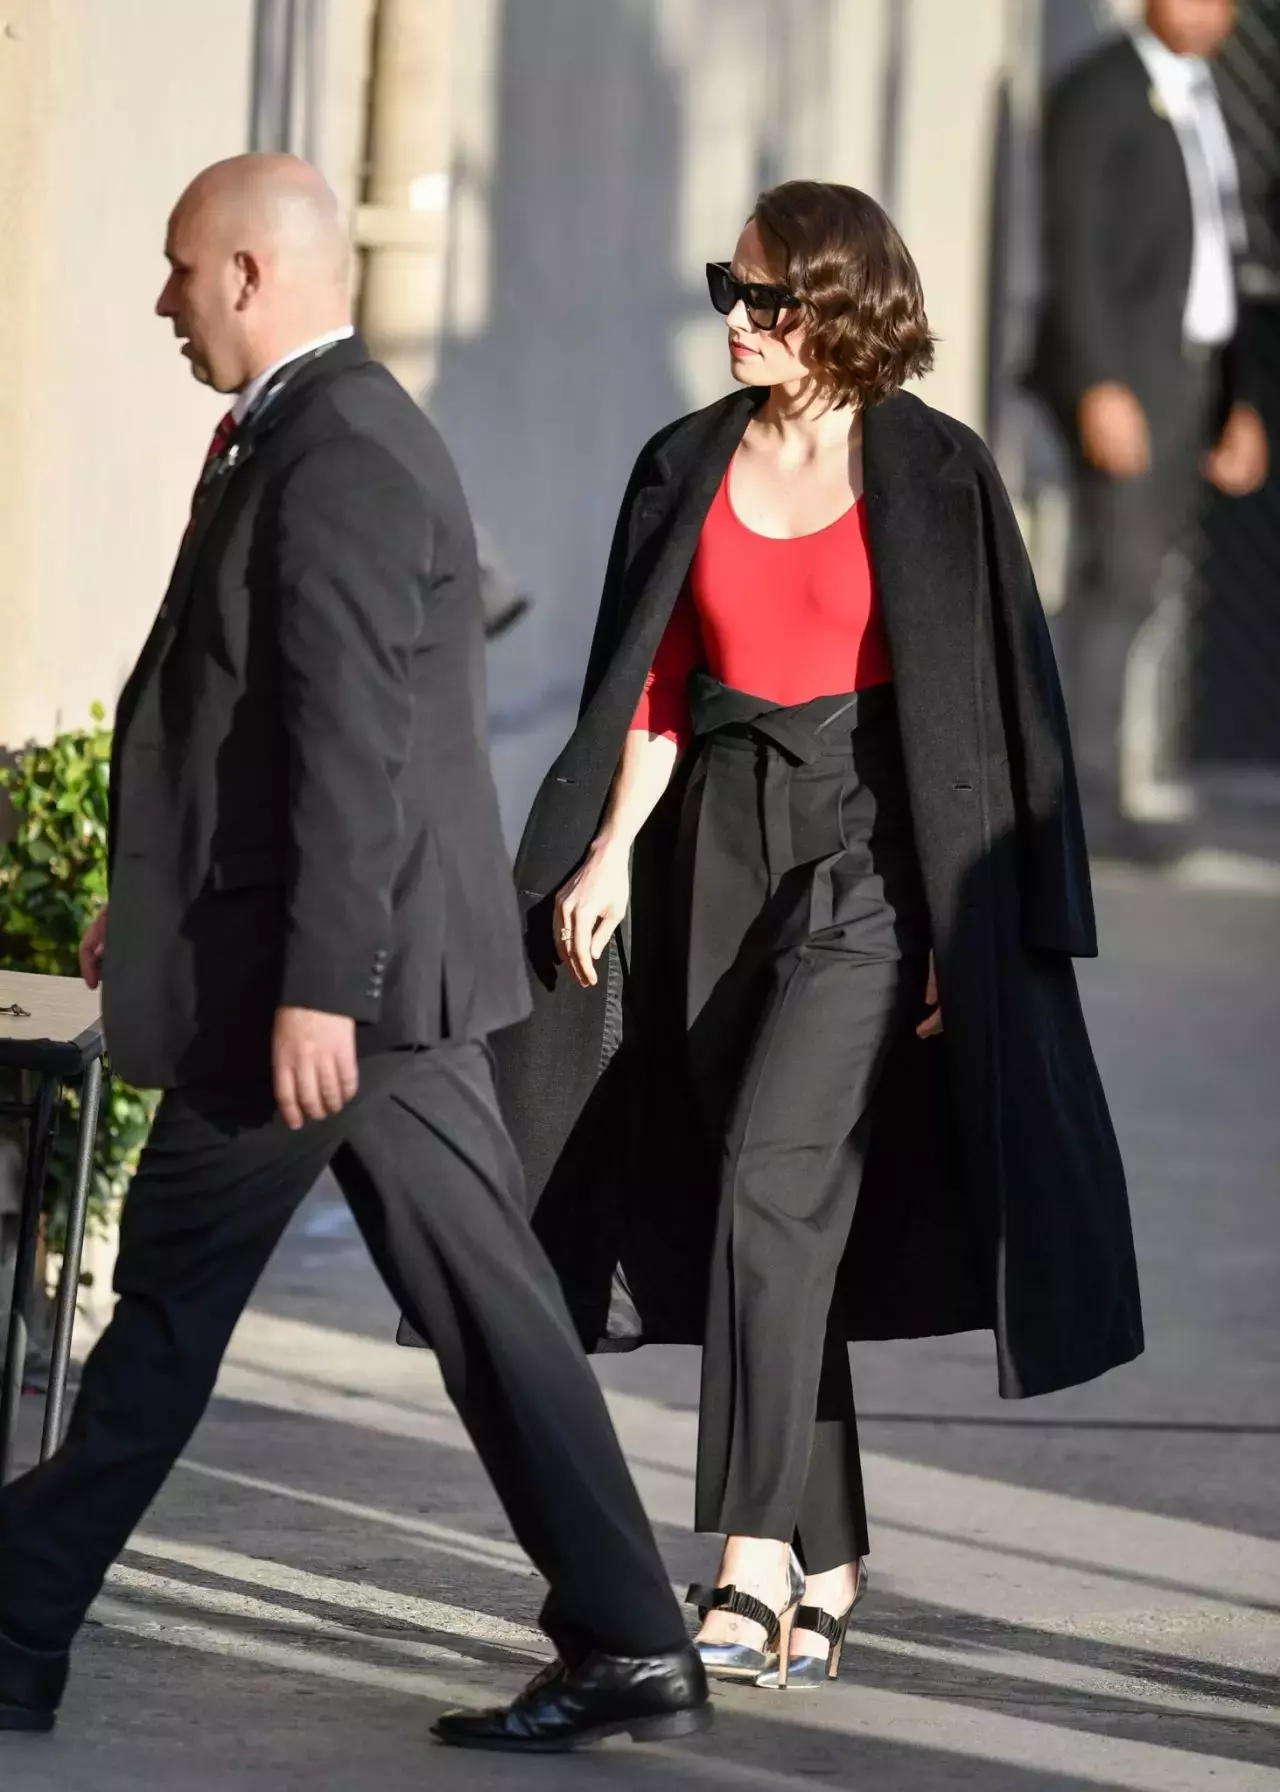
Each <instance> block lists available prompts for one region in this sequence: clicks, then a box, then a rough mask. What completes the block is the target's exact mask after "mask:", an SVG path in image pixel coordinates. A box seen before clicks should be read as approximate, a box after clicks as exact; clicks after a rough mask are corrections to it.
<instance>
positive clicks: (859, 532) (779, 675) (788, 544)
mask: <svg viewBox="0 0 1280 1792" xmlns="http://www.w3.org/2000/svg"><path fill="white" fill-rule="evenodd" d="M697 667H705V668H706V670H707V671H708V672H710V673H711V675H712V677H713V678H718V679H719V680H720V682H721V683H722V684H727V685H732V686H733V687H734V689H735V690H739V691H749V692H750V693H751V695H752V696H754V697H765V698H768V699H769V701H770V702H772V703H777V704H779V705H782V706H786V707H790V706H791V705H793V704H797V703H807V702H808V701H809V700H810V698H812V697H828V696H836V695H839V694H841V693H843V692H845V691H860V690H864V689H866V687H867V686H869V685H873V684H888V683H889V682H890V680H891V679H892V677H893V669H892V667H891V665H890V662H889V646H888V642H887V641H886V639H885V634H884V628H883V626H882V624H881V620H880V613H879V607H878V605H877V603H876V594H875V583H874V580H873V578H872V572H871V559H870V555H869V554H868V551H867V530H866V516H865V505H864V504H863V501H862V499H861V498H859V499H858V501H857V503H856V504H854V505H853V506H852V508H851V509H849V510H846V511H845V513H844V515H843V516H840V517H837V518H836V520H835V522H834V523H829V524H828V525H827V527H826V528H825V529H819V530H817V531H816V532H815V533H814V534H812V535H801V536H797V537H795V538H793V539H792V540H789V541H778V540H775V539H774V538H773V537H772V536H768V535H757V534H756V533H755V531H754V530H752V529H748V528H747V526H746V525H745V523H741V522H739V520H738V518H737V516H736V515H735V513H734V509H733V505H732V504H731V503H730V501H729V475H728V474H727V473H726V474H725V476H724V478H723V479H722V480H721V482H720V489H719V491H718V492H717V493H716V495H715V498H714V500H713V501H712V505H711V509H710V510H709V511H708V512H707V519H706V521H705V522H704V523H703V525H702V534H701V536H700V537H699V539H698V547H697V551H696V553H695V554H694V557H693V564H692V566H691V567H690V568H689V576H688V578H687V579H686V581H685V583H684V586H683V588H682V590H681V592H680V595H679V597H678V598H677V599H676V605H675V609H674V610H673V611H672V614H671V620H670V622H669V623H668V624H667V629H666V633H665V634H664V635H663V637H662V640H661V642H660V643H659V646H658V651H657V653H656V654H655V656H654V661H653V667H652V669H651V670H650V672H649V675H648V677H647V678H646V680H645V687H644V694H643V696H642V697H641V699H640V704H639V707H638V708H637V710H636V713H635V717H634V719H633V721H632V723H631V726H632V729H633V730H644V731H645V732H646V733H650V734H664V735H666V736H667V738H668V739H669V740H674V741H677V742H679V744H680V745H681V746H684V745H686V744H687V742H688V739H689V703H688V695H687V685H688V679H689V674H690V673H691V672H692V671H694V670H695V668H697Z"/></svg>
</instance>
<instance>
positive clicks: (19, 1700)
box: [0, 1631, 70, 1730]
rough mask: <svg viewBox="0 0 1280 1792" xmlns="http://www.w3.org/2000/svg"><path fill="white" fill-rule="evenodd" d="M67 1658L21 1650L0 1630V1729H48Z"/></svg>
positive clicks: (59, 1698)
mask: <svg viewBox="0 0 1280 1792" xmlns="http://www.w3.org/2000/svg"><path fill="white" fill-rule="evenodd" d="M69 1664H70V1657H69V1656H68V1655H67V1653H66V1651H65V1650H58V1651H56V1652H46V1651H45V1650H43V1649H24V1648H23V1647H22V1646H21V1644H19V1643H14V1642H10V1640H9V1638H8V1637H7V1636H5V1635H4V1633H3V1632H2V1631H0V1730H51V1729H52V1728H53V1725H54V1718H55V1714H56V1712H57V1709H58V1706H59V1704H60V1703H61V1701H62V1689H63V1688H64V1687H65V1686H66V1684H67V1668H68V1666H69Z"/></svg>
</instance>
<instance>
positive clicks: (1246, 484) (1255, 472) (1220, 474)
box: [1203, 404, 1267, 498]
mask: <svg viewBox="0 0 1280 1792" xmlns="http://www.w3.org/2000/svg"><path fill="white" fill-rule="evenodd" d="M1203 471H1204V476H1205V478H1206V479H1207V480H1209V482H1210V483H1211V484H1213V485H1216V486H1217V488H1218V490H1219V491H1220V492H1225V493H1226V494H1227V496H1228V497H1229V498H1247V497H1248V496H1249V493H1250V492H1256V491H1257V489H1258V487H1259V486H1260V485H1261V484H1262V483H1263V481H1264V480H1265V479H1266V477H1267V432H1266V428H1265V427H1264V425H1263V421H1262V418H1261V417H1260V416H1259V415H1258V413H1257V411H1255V410H1254V408H1253V406H1252V405H1251V404H1233V405H1232V407H1231V410H1230V411H1229V413H1228V415H1227V421H1226V423H1225V425H1224V426H1223V430H1222V434H1221V435H1220V436H1219V437H1218V440H1217V442H1216V443H1215V445H1214V446H1213V447H1212V448H1211V449H1210V450H1209V452H1208V454H1206V455H1205V457H1204V466H1203Z"/></svg>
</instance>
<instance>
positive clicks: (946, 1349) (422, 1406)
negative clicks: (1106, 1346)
mask: <svg viewBox="0 0 1280 1792" xmlns="http://www.w3.org/2000/svg"><path fill="white" fill-rule="evenodd" d="M1274 884H1275V879H1274V878H1272V879H1271V880H1270V881H1268V879H1267V878H1266V877H1265V876H1262V875H1258V874H1255V873H1254V872H1250V871H1249V869H1248V868H1247V867H1245V868H1243V869H1241V867H1235V868H1234V869H1233V867H1232V865H1231V864H1230V862H1222V863H1216V864H1215V863H1209V862H1205V863H1202V864H1201V865H1199V867H1198V868H1197V867H1195V866H1193V867H1192V868H1191V869H1190V870H1189V871H1188V872H1185V873H1184V874H1183V875H1182V877H1181V878H1180V879H1179V880H1174V881H1167V880H1166V881H1161V880H1157V879H1147V878H1142V877H1138V876H1121V875H1120V874H1118V873H1116V874H1110V875H1108V874H1106V873H1104V874H1103V875H1102V877H1101V878H1100V885H1101V889H1100V896H1101V909H1102V919H1103V928H1104V957H1103V959H1102V960H1101V961H1100V962H1099V963H1098V964H1092V965H1087V966H1084V967H1082V969H1083V981H1084V989H1085V998H1086V1003H1087V1006H1088V1010H1089V1013H1090V1016H1091V1018H1092V1022H1093V1026H1094V1029H1095V1035H1096V1039H1097V1043H1098V1046H1099V1050H1100V1055H1101V1058H1102V1062H1103V1070H1104V1074H1105V1077H1106V1081H1107V1084H1108V1088H1109V1090H1110V1093H1111V1096H1112V1099H1113V1103H1114V1107H1115V1111H1116V1117H1117V1122H1118V1125H1119V1128H1120V1132H1121V1136H1122V1142H1123V1145H1124V1148H1125V1152H1126V1157H1127V1161H1128V1165H1129V1170H1130V1174H1131V1179H1132V1187H1133V1198H1134V1208H1135V1219H1136V1226H1137V1235H1138V1245H1139V1251H1140V1255H1141V1260H1142V1269H1143V1278H1144V1281H1143V1285H1144V1295H1145V1301H1146V1309H1147V1319H1148V1339H1149V1343H1148V1352H1147V1355H1146V1356H1145V1357H1144V1358H1143V1359H1142V1361H1140V1362H1139V1363H1137V1364H1135V1365H1133V1366H1131V1367H1129V1368H1127V1369H1124V1370H1122V1371H1120V1372H1118V1373H1116V1374H1114V1375H1112V1376H1110V1377H1108V1378H1106V1379H1105V1380H1103V1381H1101V1382H1099V1383H1096V1384H1094V1385H1092V1386H1089V1387H1085V1388H1080V1389H1076V1390H1073V1391H1071V1392H1070V1393H1066V1394H1062V1395H1058V1396H1054V1397H1052V1398H1048V1399H1044V1400H1040V1401H1036V1402H1034V1403H1032V1404H1029V1405H1002V1404H1001V1403H1000V1402H999V1401H998V1400H997V1399H996V1397H995V1393H994V1387H993V1366H992V1359H991V1349H990V1344H989V1340H987V1339H986V1338H983V1337H963V1338H957V1339H950V1340H941V1341H937V1342H929V1343H924V1344H913V1345H879V1346H875V1347H867V1348H862V1349H859V1350H858V1351H857V1352H856V1353H855V1368H856V1371H857V1380H858V1385H859V1389H860V1400H861V1408H862V1413H863V1418H864V1441H865V1445H866V1448H867V1452H868V1461H867V1478H868V1487H869V1495H870V1502H871V1508H872V1516H873V1526H874V1554H873V1557H872V1566H871V1574H872V1596H871V1597H870V1598H869V1599H868V1601H867V1603H866V1604H865V1605H864V1606H863V1607H862V1608H861V1611H860V1617H861V1622H860V1623H859V1625H858V1627H857V1631H856V1634H855V1635H854V1636H853V1637H852V1638H851V1647H850V1648H849V1650H848V1651H847V1654H846V1660H845V1667H844V1673H843V1676H842V1678H841V1681H840V1683H839V1684H838V1685H837V1686H836V1687H835V1688H833V1689H830V1690H827V1691H823V1692H818V1693H809V1694H798V1693H791V1694H776V1693H774V1694H770V1693H764V1692H756V1691H754V1690H749V1689H744V1690H732V1691H728V1692H722V1693H718V1694H717V1707H718V1719H719V1721H718V1724H717V1727H716V1729H715V1731H714V1732H713V1734H712V1735H711V1736H709V1737H707V1738H705V1739H702V1740H700V1741H698V1742H696V1743H694V1744H691V1745H687V1746H680V1747H676V1746H671V1747H663V1748H658V1747H648V1748H638V1747H635V1746H633V1745H630V1744H627V1743H619V1744H617V1745H610V1746H609V1747H608V1748H606V1749H604V1750H600V1751H597V1752H595V1753H593V1754H591V1755H589V1756H582V1757H578V1758H575V1759H569V1760H565V1759H563V1758H550V1759H546V1760H543V1761H537V1762H516V1761H511V1760H508V1759H506V1758H503V1757H486V1756H469V1755H459V1754H453V1753H450V1752H448V1751H445V1750H441V1749H438V1748H435V1747H434V1746H433V1745H432V1744H431V1742H430V1741H429V1739H428V1735H427V1730H428V1725H429V1723H430V1721H431V1718H432V1715H433V1713H435V1712H436V1711H437V1710H438V1709H439V1708H440V1707H441V1705H442V1704H445V1703H448V1702H455V1701H477V1702H482V1701H486V1700H492V1699H497V1698H505V1697H508V1696H509V1695H511V1694H512V1693H513V1692H514V1691H515V1690H516V1688H517V1687H518V1686H519V1685H520V1683H521V1682H522V1680H523V1678H524V1677H526V1676H527V1675H528V1673H529V1672H530V1671H531V1669H532V1668H533V1667H534V1666H535V1665H536V1663H537V1662H538V1661H539V1660H540V1659H541V1658H542V1655H543V1644H542V1640H541V1638H540V1637H539V1635H538V1633H537V1631H536V1630H535V1629H534V1623H535V1615H536V1612H537V1608H538V1604H539V1599H540V1586H539V1583H538V1581H537V1580H536V1578H535V1577H534V1576H533V1574H532V1573H531V1571H530V1569H529V1567H528V1565H527V1564H526V1562H525V1561H524V1560H523V1558H522V1557H521V1555H520V1553H519V1552H518V1550H517V1549H516V1548H515V1546H514V1545H513V1543H512V1542H511V1541H510V1537H509V1533H508V1531H507V1528H506V1525H505V1522H504V1520H503V1517H502V1514H501V1512H500V1510H499V1509H498V1507H497V1505H496V1503H495V1501H494V1499H493V1497H492V1495H491V1494H490V1492H489V1490H488V1488H487V1486H486V1484H485V1481H484V1478H483V1476H482V1474H481V1473H480V1472H479V1470H478V1467H477V1465H476V1462H475V1460H474V1458H473V1456H472V1455H471V1453H470V1450H469V1448H468V1446H467V1444H466V1441H465V1438H464V1437H463V1435H462V1433H461V1431H460V1428H459V1426H458V1424H457V1422H456V1420H455V1419H454V1417H453V1415H452V1413H451V1411H450V1409H449V1407H448V1404H447V1402H446V1401H445V1399H444V1397H443V1395H442V1392H441V1389H440V1386H439V1383H438V1379H437V1377H436V1375H435V1373H434V1359H432V1358H430V1357H428V1356H425V1355H423V1354H422V1353H419V1352H408V1351H400V1350H397V1349H396V1348H395V1346H394V1345H393V1344H392V1343H391V1341H390V1339H391V1335H392V1330H393V1324H394V1315H393V1313H392V1311H391V1307H390V1304H389V1302H388V1300H387V1298H386V1296H385V1295H384V1294H383V1292H382V1290H381V1289H380V1287H379V1286H378V1284H377V1283H376V1281H375V1279H374V1277H373V1275H372V1272H371V1271H370V1270H369V1268H368V1266H367V1264H366V1263H365V1261H364V1259H363V1256H362V1254H361V1251H360V1248H359V1245H358V1242H357V1240H356V1239H355V1237H354V1235H353V1232H352V1229H351V1226H350V1223H349V1221H348V1219H347V1216H346V1212H345V1209H344V1208H343V1207H342V1206H341V1204H340V1202H339V1201H338V1200H337V1199H336V1198H335V1195H334V1192H333V1191H332V1189H330V1188H326V1187H325V1186H324V1185H322V1186H321V1187H320V1189H318V1190H317V1192H316V1194H315V1196H314V1197H313V1198H312V1200H311V1202H310V1203H309V1204H308V1206H307V1207H306V1208H305V1209H304V1210H303V1212H302V1213H301V1214H300V1216H299V1219H298V1223H297V1224H296V1225H295V1227H294V1229H293V1231H292V1233H291V1235H290V1236H289V1238H288V1240H287V1242H286V1244H285V1246H284V1247H283V1248H282V1250H281V1252H280V1254H279V1256H278V1258H277V1260H276V1262H275V1264H274V1266H273V1268H272V1270H271V1272H270V1274H269V1276H268V1278H267V1280H266V1281H265V1283H264V1285H263V1287H262V1288H261V1290H260V1294H259V1298H258V1299H257V1301H256V1302H255V1305H254V1308H253V1310H252V1312H251V1313H250V1314H249V1315H248V1316H247V1317H246V1319H245V1321H244V1324H243V1326H242V1327H241V1330H240V1332H239V1333H238V1335H237V1338H236V1341H235V1344H234V1347H233V1350H232V1353H231V1356H230V1359H229V1361H228V1363H227V1365H226V1368H225V1372H224V1374H223V1377H222V1380H221V1383H220V1385H219V1390H218V1396H217V1399H216V1401H215V1403H214V1406H213V1408H212V1410H211V1412H210V1414H209V1416H208V1418H207V1420H206V1422H205V1424H204V1425H203V1427H202V1428H201V1430H200V1432H199V1433H198V1435H197V1436H196V1438H195V1440H194V1441H193V1443H192V1446H191V1450H190V1453H189V1455H188V1456H187V1458H186V1459H185V1460H184V1462H183V1463H182V1465H181V1466H180V1467H179V1469H178V1470H177V1471H176V1473H175V1474H174V1476H173V1478H172V1480H171V1481H170V1483H169V1485H168V1487H167V1488H166V1489H165V1491H164V1493H163V1494H162V1496H161V1498H160V1499H159V1501H158V1502H157V1504H156V1506H155V1508H154V1510H153V1511H152V1512H151V1514H150V1515H149V1517H148V1518H147V1520H146V1522H145V1524H144V1526H143V1529H142V1531H141V1533H140V1534H139V1535H138V1536H137V1537H136V1538H135V1539H134V1541H133V1544H132V1546H131V1547H130V1549H129V1551H128V1553H127V1555H126V1556H125V1558H124V1561H123V1562H122V1564H121V1566H120V1567H119V1569H118V1570H117V1571H116V1573H115V1574H114V1576H113V1578H112V1581H111V1583H110V1585H109V1587H108V1590H107V1592H106V1594H105V1595H104V1597H103V1598H102V1600H101V1601H100V1603H99V1605H98V1606H97V1608H96V1609H95V1612H94V1616H93V1621H92V1623H91V1625H90V1627H89V1628H88V1630H87V1631H86V1632H85V1635H84V1637H83V1640H82V1643H81V1646H80V1648H79V1650H78V1652H77V1656H76V1666H75V1673H74V1678H73V1682H72V1686H71V1689H70V1693H69V1697H68V1702H67V1705H66V1710H65V1716H64V1718H63V1721H62V1724H61V1726H60V1728H59V1731H58V1733H57V1735H56V1737H54V1738H52V1739H20V1738H12V1737H7V1738H0V1787H2V1788H3V1789H4V1792H152V1789H157V1792H158V1789H161V1788H163V1789H165V1792H169V1789H172V1792H231V1789H232V1788H235V1789H237V1792H238V1789H240V1788H244V1789H246V1792H290V1789H292V1788H299V1789H301V1788H306V1789H307V1792H365V1789H366V1788H367V1789H375V1788H376V1789H377V1792H419V1788H421V1787H422V1786H424V1785H431V1786H440V1787H458V1788H462V1787H467V1788H471V1787H475V1788H490V1787H492V1788H505V1787H507V1786H511V1787H521V1788H530V1789H531V1792H552V1789H553V1788H554V1789H557V1792H558V1789H559V1788H561V1787H565V1786H591V1787H593V1788H595V1787H604V1788H616V1789H617V1792H646V1789H648V1788H654V1789H658V1788H661V1789H663V1792H665V1789H666V1788H669V1787H689V1788H696V1787H707V1788H720V1789H723V1792H731V1789H733V1788H738V1787H741V1788H742V1789H743V1792H783V1789H784V1788H789V1787H793V1786H795V1785H796V1784H803V1783H819V1784H827V1785H831V1786H834V1787H841V1788H850V1789H853V1788H859V1789H861V1788H866V1789H868V1792H869V1789H871V1788H876V1789H877V1792H879V1789H880V1788H883V1789H884V1792H933V1789H934V1788H951V1787H973V1788H981V1789H982V1792H1060V1789H1061V1792H1065V1789H1066V1788H1075V1787H1105V1788H1131V1789H1133V1792H1202V1789H1203V1792H1208V1789H1209V1788H1213V1792H1246V1789H1254V1788H1257V1789H1259V1792H1261V1789H1262V1788H1276V1789H1277V1792H1280V1677H1278V1670H1280V1497H1278V1496H1277V1488H1278V1487H1280V1326H1278V1324H1277V1313H1278V1312H1280V1298H1278V1297H1280V1075H1278V1074H1277V1072H1278V1070H1280V997H1278V996H1277V965H1278V964H1280V893H1277V891H1276V890H1275V888H1274ZM602 1373H603V1375H604V1378H605V1380H606V1382H607V1384H608V1386H609V1388H610V1390H611V1397H612V1400H613V1406H614V1412H615V1415H616V1418H617V1421H618V1424H619V1427H620V1430H621V1432H622V1435H623V1438H624V1440H625V1443H626V1446H627V1449H628V1452H629V1455H630V1459H631V1461H632V1464H633V1466H634V1468H635V1472H636V1474H637V1477H638V1479H639V1481H640V1484H641V1486H642V1489H643V1492H644V1496H645V1499H646V1502H647V1504H648V1507H649V1511H650V1512H651V1514H652V1516H653V1518H654V1521H655V1523H656V1525H657V1527H658V1530H659V1534H660V1537H661V1541H662V1545H663V1548H664V1551H665V1553H666V1558H667V1562H668V1564H669V1567H670V1571H671V1576H672V1579H673V1581H675V1582H676V1583H677V1584H679V1585H681V1586H682V1585H683V1583H684V1582H685V1581H687V1580H688V1579H689V1578H692V1577H694V1576H695V1575H697V1576H701V1575H703V1574H705V1573H706V1572H708V1571H710V1570H711V1569H712V1568H713V1566H714V1561H715V1547H714V1543H713V1541H712V1540H711V1539H706V1538H697V1537H694V1536H693V1535H691V1534H690V1531H689V1528H688V1525H689V1515H690V1507H691V1465H692V1460H693V1442H694V1423H695V1415H694V1401H695V1394H696V1374H697V1367H696V1359H695V1357H694V1355H693V1353H691V1352H681V1351H674V1350H673V1351H656V1350H655V1351H647V1352H641V1353H638V1354H637V1355H635V1356H633V1357H630V1358H626V1359H615V1360H613V1361H612V1362H610V1363H608V1364H607V1365H606V1366H605V1368H604V1369H603V1371H602ZM29 1404H30V1405H31V1406H32V1408H33V1409H34V1406H35V1402H30V1403H29ZM37 1419H38V1413H37V1412H36V1411H35V1410H31V1411H29V1412H28V1413H27V1414H26V1415H25V1422H26V1437H27V1443H28V1449H29V1450H30V1448H31V1447H33V1445H34V1436H35V1425H36V1421H37ZM863 1614H865V1615H863Z"/></svg>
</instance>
